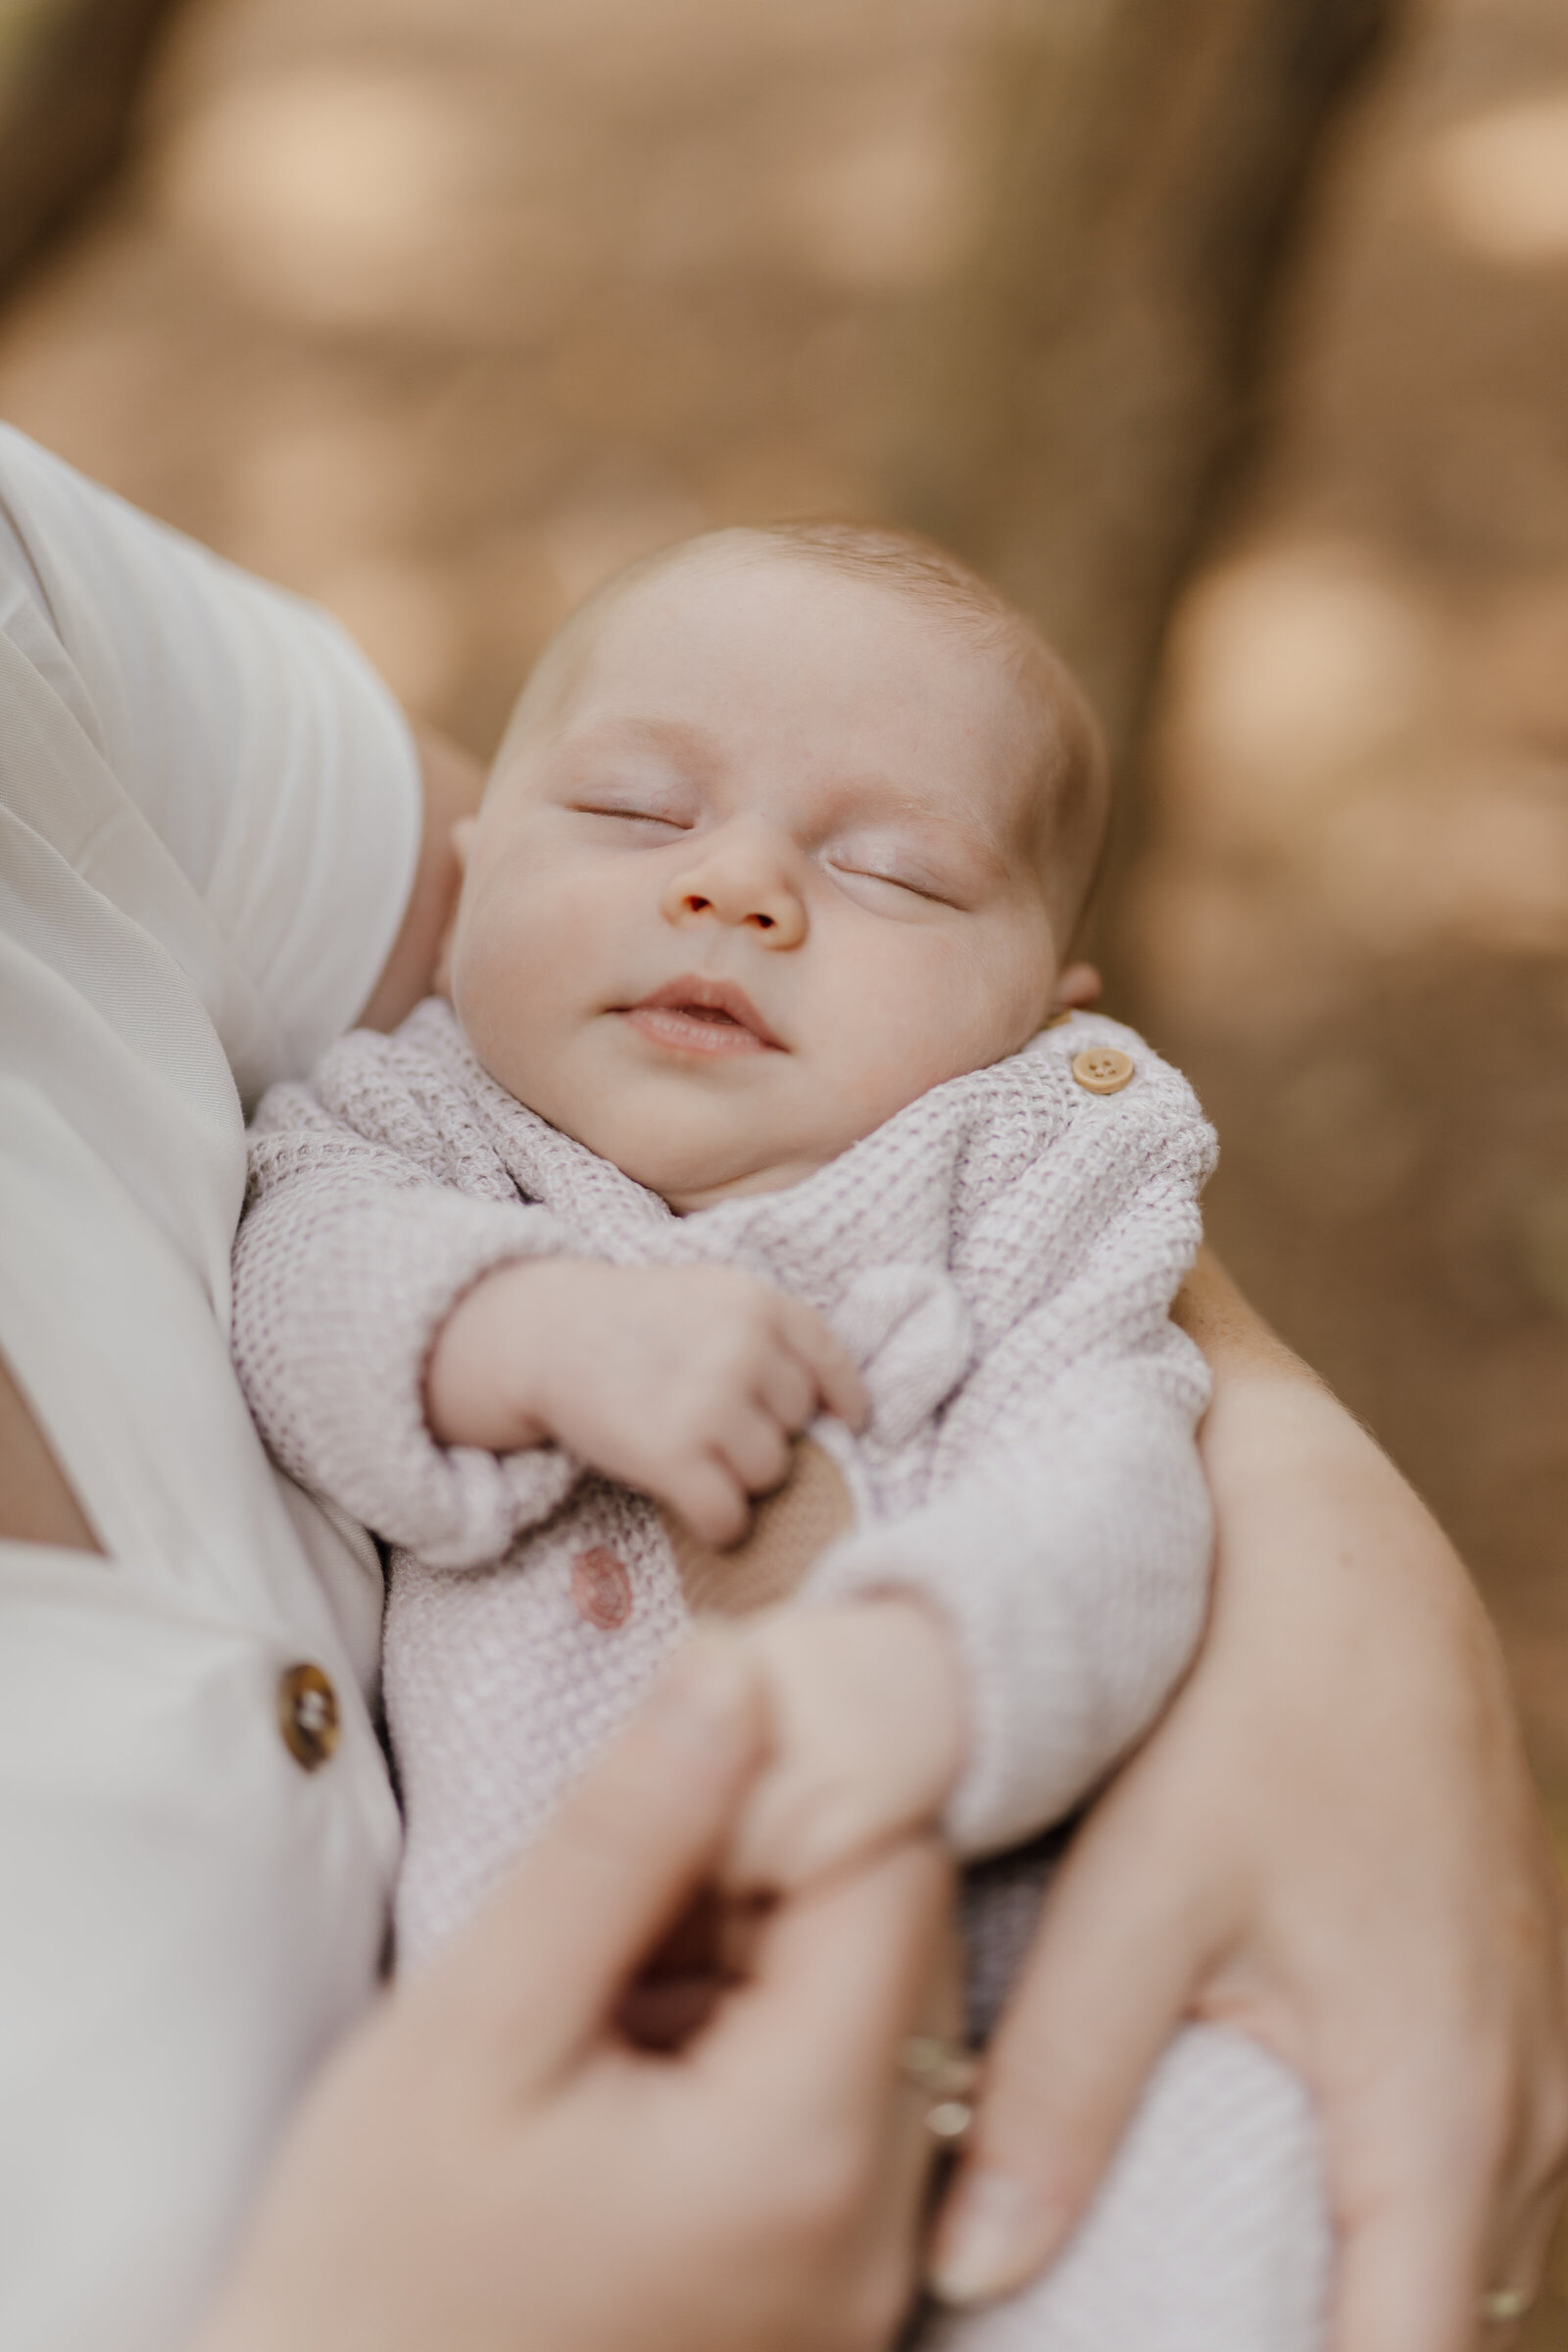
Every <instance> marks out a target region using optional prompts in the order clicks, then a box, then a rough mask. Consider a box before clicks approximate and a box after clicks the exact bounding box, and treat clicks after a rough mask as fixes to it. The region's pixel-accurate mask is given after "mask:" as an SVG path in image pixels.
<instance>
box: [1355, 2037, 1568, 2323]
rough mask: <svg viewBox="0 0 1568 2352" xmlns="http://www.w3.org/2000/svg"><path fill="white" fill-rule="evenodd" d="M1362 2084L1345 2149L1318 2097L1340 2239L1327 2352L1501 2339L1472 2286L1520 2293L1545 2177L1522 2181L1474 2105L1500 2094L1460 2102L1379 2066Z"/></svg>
mask: <svg viewBox="0 0 1568 2352" xmlns="http://www.w3.org/2000/svg"><path fill="white" fill-rule="evenodd" d="M1364 2089H1365V2093H1366V2096H1367V2098H1368V2099H1369V2100H1371V2101H1375V2106H1374V2107H1373V2109H1372V2112H1371V2113H1370V2114H1369V2115H1367V2114H1361V2115H1358V2116H1357V2117H1356V2122H1357V2125H1358V2127H1359V2129H1360V2130H1361V2131H1363V2133H1364V2134H1365V2136H1366V2137H1367V2138H1369V2139H1370V2140H1371V2143H1372V2144H1371V2145H1370V2147H1367V2146H1361V2147H1355V2146H1352V2147H1350V2148H1349V2149H1347V2148H1346V2146H1345V2144H1344V2143H1345V2138H1346V2132H1345V2130H1344V2128H1343V2125H1342V2123H1341V2120H1340V2109H1339V2107H1338V2104H1337V2103H1336V2102H1335V2101H1334V2100H1333V2099H1332V2098H1330V2099H1329V2100H1328V2101H1326V2103H1325V2107H1324V2124H1325V2132H1326V2146H1325V2160H1326V2163H1327V2168H1328V2174H1329V2185H1330V2191H1331V2195H1332V2196H1333V2198H1334V2202H1335V2207H1336V2215H1335V2219H1336V2224H1337V2231H1338V2238H1339V2246H1340V2253H1339V2260H1338V2263H1337V2266H1336V2278H1335V2289H1334V2300H1333V2317H1332V2324H1331V2327H1330V2330H1329V2338H1328V2342H1329V2352H1481V2348H1483V2347H1484V2352H1504V2347H1505V2346H1506V2345H1508V2344H1509V2343H1511V2342H1512V2341H1513V2340H1514V2337H1515V2334H1516V2332H1517V2330H1516V2328H1515V2327H1513V2326H1512V2325H1510V2324H1509V2323H1508V2322H1507V2321H1506V2320H1503V2321H1496V2320H1489V2318H1488V2316H1487V2313H1486V2310H1485V2307H1484V2298H1485V2297H1486V2295H1487V2294H1488V2293H1489V2292H1495V2291H1498V2290H1516V2291H1518V2292H1520V2293H1522V2294H1523V2295H1524V2296H1526V2297H1527V2298H1528V2297H1529V2296H1530V2295H1532V2294H1533V2293H1534V2290H1535V2288H1536V2286H1537V2284H1538V2283H1539V2280H1540V2278H1541V2275H1542V2272H1543V2270H1544V2265H1545V2260H1546V2252H1547V2246H1548V2241H1549V2238H1550V2234H1551V2229H1552V2225H1553V2222H1554V2221H1555V2218H1556V2212H1557V2205H1558V2202H1559V2191H1558V2189H1557V2186H1556V2184H1555V2183H1551V2184H1548V2185H1540V2184H1539V2182H1538V2183H1537V2184H1534V2185H1530V2186H1527V2185H1526V2184H1525V2181H1524V2180H1523V2179H1522V2177H1521V2171H1520V2166H1519V2163H1518V2161H1517V2159H1518V2158H1519V2157H1520V2156H1521V2155H1522V2154H1523V2150H1522V2149H1510V2148H1509V2147H1508V2144H1507V2143H1508V2142H1509V2141H1510V2139H1511V2138H1512V2137H1513V2136H1514V2135H1513V2133H1512V2132H1511V2131H1510V2130H1509V2129H1508V2127H1507V2125H1506V2123H1505V2122H1504V2121H1503V2120H1502V2119H1501V2116H1500V2114H1499V2113H1497V2112H1494V2113H1492V2114H1488V2113H1487V2112H1486V2109H1487V2108H1488V2107H1489V2106H1491V2107H1492V2108H1493V2109H1494V2110H1498V2109H1500V2108H1502V2107H1503V2106H1505V2105H1506V2101H1505V2100H1503V2099H1502V2098H1501V2097H1500V2096H1499V2098H1497V2099H1495V2100H1493V2101H1487V2100H1483V2101H1482V2103H1481V2106H1480V2107H1479V2108H1472V2109H1471V2110H1470V2111H1469V2112H1466V2111H1465V2110H1464V2107H1463V2104H1462V2102H1460V2101H1455V2100H1453V2099H1448V2100H1446V2101H1445V2100H1442V2099H1441V2098H1436V2099H1435V2097H1434V2095H1433V2085H1432V2083H1431V2082H1430V2081H1426V2082H1411V2081H1409V2080H1408V2078H1407V2077H1404V2078H1397V2077H1396V2075H1395V2074H1394V2071H1393V2070H1389V2069H1385V2070H1383V2071H1382V2072H1381V2073H1378V2074H1374V2075H1372V2076H1370V2077H1368V2079H1367V2082H1366V2084H1365V2085H1364ZM1351 2112H1352V2114H1354V2113H1355V2110H1354V2109H1353V2108H1352V2110H1351ZM1531 2169H1532V2172H1534V2168H1531Z"/></svg>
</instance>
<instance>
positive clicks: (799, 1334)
mask: <svg viewBox="0 0 1568 2352" xmlns="http://www.w3.org/2000/svg"><path fill="white" fill-rule="evenodd" d="M778 1317H779V1321H778V1328H779V1330H780V1331H781V1332H782V1334H783V1336H784V1340H785V1343H786V1345H787V1346H788V1347H789V1348H791V1349H792V1350H793V1352H794V1353H795V1354H796V1355H798V1356H799V1357H800V1359H801V1361H802V1363H803V1364H804V1365H805V1366H806V1369H807V1371H808V1372H809V1374H810V1376H811V1380H812V1384H813V1386H814V1387H815V1389H816V1393H817V1395H818V1396H819V1397H821V1399H822V1402H823V1403H824V1404H825V1405H826V1407H827V1409H828V1411H829V1412H830V1413H837V1415H838V1417H839V1419H840V1420H841V1421H843V1422H846V1423H847V1424H848V1426H849V1427H850V1428H851V1429H860V1428H862V1427H863V1426H864V1423H865V1417H866V1414H867V1412H868V1410H869V1409H870V1400H869V1398H868V1397H867V1396H866V1393H865V1383H864V1381H863V1380H862V1379H861V1378H860V1375H859V1373H858V1370H857V1369H856V1367H855V1365H854V1364H853V1363H852V1362H851V1360H850V1358H849V1356H848V1355H847V1354H846V1353H845V1351H844V1349H843V1348H842V1347H841V1346H840V1344H839V1342H838V1340H837V1339H836V1338H835V1337H834V1335H833V1333H832V1332H831V1331H830V1330H829V1329H828V1327H827V1325H826V1324H825V1323H824V1322H823V1320H822V1318H821V1316H820V1315H819V1314H817V1313H815V1312H814V1311H813V1309H812V1308H810V1307H809V1306H805V1305H803V1304H802V1302H801V1300H800V1299H784V1298H781V1299H780V1300H779V1303H778Z"/></svg>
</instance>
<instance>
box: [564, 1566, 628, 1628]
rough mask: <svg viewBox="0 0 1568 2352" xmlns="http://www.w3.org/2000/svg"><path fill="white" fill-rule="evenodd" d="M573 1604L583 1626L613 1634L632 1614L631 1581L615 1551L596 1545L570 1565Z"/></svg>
mask: <svg viewBox="0 0 1568 2352" xmlns="http://www.w3.org/2000/svg"><path fill="white" fill-rule="evenodd" d="M571 1605H572V1607H573V1608H574V1609H575V1610H576V1612H577V1614H578V1616H579V1617H580V1618H581V1619H582V1621H583V1623H584V1625H597V1626H598V1628H599V1631H600V1632H601V1633H602V1634H613V1632H614V1631H615V1629H616V1627H617V1626H621V1625H624V1624H625V1622H626V1620H627V1618H628V1617H629V1616H630V1615H631V1578H630V1577H629V1576H628V1575H627V1574H626V1571H625V1569H624V1568H623V1567H622V1566H621V1563H620V1562H619V1560H617V1559H616V1557H615V1555H614V1553H613V1551H607V1550H606V1549H605V1547H604V1545H603V1544H595V1545H594V1548H593V1550H592V1551H579V1552H578V1554H577V1557H576V1558H575V1559H574V1560H573V1561H572V1563H571Z"/></svg>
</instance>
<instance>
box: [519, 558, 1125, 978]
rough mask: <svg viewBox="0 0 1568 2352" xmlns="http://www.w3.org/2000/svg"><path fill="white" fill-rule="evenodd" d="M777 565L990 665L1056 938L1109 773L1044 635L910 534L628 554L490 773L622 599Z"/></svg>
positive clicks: (1093, 858)
mask: <svg viewBox="0 0 1568 2352" xmlns="http://www.w3.org/2000/svg"><path fill="white" fill-rule="evenodd" d="M778 557H783V558H785V559H786V560H791V559H793V560H795V561H798V562H801V563H805V564H818V565H820V566H821V568H822V569H823V570H826V571H834V572H838V573H841V574H843V575H844V576H846V577H848V578H851V579H858V580H864V581H866V582H868V583H869V584H870V585H871V586H873V587H879V588H886V589H889V590H891V591H892V592H894V593H895V594H897V595H901V596H906V597H907V598H908V599H909V600H910V601H911V602H912V603H915V604H919V605H923V606H925V607H927V608H928V609H929V610H930V611H932V612H933V613H938V614H940V615H942V616H943V617H945V618H946V619H948V620H951V621H952V622H953V623H954V624H955V625H956V627H957V628H959V629H960V630H962V631H963V632H964V634H965V635H967V636H968V637H969V638H970V639H971V641H972V642H973V644H974V645H975V647H976V649H977V651H982V652H984V653H987V654H989V655H990V656H991V657H992V658H993V659H994V660H996V661H997V662H999V663H1000V665H1001V666H1002V668H1003V669H1004V671H1005V674H1006V676H1007V678H1008V679H1009V681H1010V682H1011V684H1012V687H1013V689H1014V692H1015V693H1016V694H1017V695H1018V697H1019V700H1020V702H1021V703H1022V705H1023V707H1024V708H1025V710H1026V711H1028V712H1029V714H1030V717H1031V719H1032V720H1033V722H1034V724H1035V728H1036V731H1037V740H1038V745H1039V753H1038V760H1037V775H1038V789H1039V792H1040V798H1041V809H1042V828H1041V855H1042V858H1043V859H1048V860H1049V863H1050V868H1051V871H1052V873H1053V875H1054V879H1055V881H1056V883H1057V888H1056V889H1055V891H1054V894H1053V895H1054V899H1055V901H1056V910H1057V913H1058V916H1059V918H1060V926H1059V927H1060V936H1061V939H1062V940H1063V941H1065V939H1066V937H1067V936H1068V934H1069V933H1070V932H1071V931H1072V930H1073V929H1074V928H1075V927H1076V925H1077V923H1078V921H1079V919H1080V918H1081V916H1082V913H1083V910H1084V907H1085V905H1086V903H1087V901H1088V899H1089V896H1090V894H1091V890H1092V888H1093V884H1094V882H1095V879H1096V877H1097V873H1098V869H1099V864H1100V859H1101V853H1102V849H1103V841H1104V835H1105V828H1106V818H1107V813H1108V808H1109V797H1110V796H1109V772H1108V762H1107V760H1106V756H1105V748H1104V742H1103V737H1102V735H1101V731H1100V727H1099V724H1098V722H1097V721H1096V718H1095V715H1094V712H1093V711H1092V710H1091V708H1090V705H1089V703H1088V701H1087V699H1086V697H1085V695H1084V693H1083V690H1082V688H1081V687H1080V686H1079V684H1078V682H1077V680H1076V679H1075V678H1074V676H1073V674H1072V672H1071V670H1070V669H1069V668H1068V667H1067V665H1066V663H1065V662H1063V661H1062V659H1061V656H1060V655H1059V654H1058V653H1057V652H1056V651H1055V648H1054V646H1053V645H1052V644H1051V643H1050V641H1049V639H1048V638H1047V637H1046V636H1045V634H1044V632H1043V631H1042V630H1041V629H1039V628H1038V627H1037V626H1036V624H1035V623H1034V622H1033V621H1032V620H1030V619H1029V617H1028V615H1027V614H1026V613H1021V612H1019V610H1018V608H1017V607H1016V606H1015V605H1013V604H1010V603H1009V602H1008V601H1007V599H1006V598H1005V596H1004V595H1003V594H1002V593H1001V591H1000V589H997V588H994V587H993V586H992V584H991V582H990V581H989V580H987V579H985V578H983V577H982V575H981V574H980V573H979V572H978V571H976V570H974V568H973V567H972V566H971V565H970V564H965V563H964V562H963V561H962V559H961V558H960V557H958V556H956V555H954V554H952V553H951V552H950V550H949V549H947V548H945V547H941V546H939V545H938V544H937V542H936V541H935V540H934V539H927V538H925V537H924V536H923V535H922V534H921V533H920V532H918V531H908V530H903V529H900V528H896V527H894V526H893V525H891V524H888V523H874V522H852V521H841V520H838V519H835V518H831V517H825V518H822V519H813V520H807V521H798V522H797V521H791V522H764V523H737V524H731V525H728V526H726V527H724V528H721V529H718V530H712V531H705V532H702V533H701V534H699V535H698V536H697V537H696V538H692V539H682V540H677V541H676V542H675V543H674V544H673V545H672V546H669V547H662V548H657V549H655V550H654V551H653V552H652V553H651V554H649V555H646V556H639V557H638V558H637V559H636V561H635V562H633V563H631V564H627V565H625V567H624V568H623V569H622V570H620V571H617V572H615V573H614V574H613V576H612V577H611V578H610V579H608V580H606V581H604V582H603V583H602V584H601V586H599V587H598V588H596V589H594V590H593V591H592V593H591V594H590V595H589V596H588V597H586V598H585V599H584V601H583V602H582V603H581V604H580V605H579V606H578V607H577V608H576V610H575V612H573V613H570V614H568V616H567V617H566V619H565V620H564V622H563V623H562V625H561V627H560V628H559V629H558V630H557V631H556V633H555V635H554V636H553V637H552V638H551V639H550V641H549V643H548V644H547V645H546V646H545V648H544V651H543V653H542V654H541V655H540V657H539V661H538V662H537V664H536V665H535V667H534V670H533V672H532V675H531V676H530V677H529V679H528V682H527V684H526V686H525V687H524V689H523V691H522V693H521V695H520V696H519V697H518V701H517V706H516V709H515V711H514V712H513V715H512V721H511V724H510V725H509V727H508V729H507V735H506V740H505V742H504V743H503V745H502V749H501V754H500V756H499V757H498V760H497V765H498V766H499V765H500V764H501V761H502V760H504V759H505V757H506V753H507V751H508V749H509V747H510V746H511V745H512V743H513V742H514V741H515V738H516V737H517V736H518V735H519V734H521V733H522V732H524V731H525V730H526V729H528V728H529V727H531V726H533V725H535V724H536V723H538V720H539V718H540V716H541V714H542V712H543V711H545V710H547V709H556V708H559V707H560V705H561V703H562V702H563V701H564V700H565V699H566V698H567V696H569V693H570V690H571V686H572V684H573V683H574V681H575V678H576V676H577V674H578V672H579V670H580V665H581V662H582V661H583V660H584V659H585V657H586V651H587V647H588V645H589V644H590V643H591V641H592V633H593V629H594V626H595V624H596V623H597V622H598V621H600V620H602V619H603V618H604V617H605V615H606V613H609V612H610V611H611V610H612V608H613V606H615V605H617V604H618V603H619V602H620V601H621V599H622V598H623V597H625V596H627V595H629V594H630V593H631V592H632V591H633V590H635V589H637V588H640V587H643V586H645V585H646V584H647V583H648V582H649V581H651V580H653V579H655V578H657V576H658V575H659V574H660V573H661V572H662V571H669V570H674V569H677V568H682V567H684V566H685V565H686V564H691V563H702V562H704V561H705V560H709V559H711V560H712V561H714V562H717V563H724V562H729V563H733V564H746V563H747V562H749V561H760V562H766V561H767V560H768V559H769V558H778Z"/></svg>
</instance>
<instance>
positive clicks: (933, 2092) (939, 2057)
mask: <svg viewBox="0 0 1568 2352" xmlns="http://www.w3.org/2000/svg"><path fill="white" fill-rule="evenodd" d="M899 2072H900V2074H901V2075H902V2076H903V2077H904V2079H905V2081H906V2082H912V2083H913V2085H914V2087H915V2089H916V2090H923V2091H924V2092H925V2093H926V2096H927V2097H928V2098H929V2099H930V2101H931V2104H930V2106H929V2107H928V2108H927V2109H926V2111H925V2128H926V2130H927V2131H929V2132H930V2134H931V2136H932V2138H933V2139H934V2140H935V2141H936V2142H937V2144H938V2146H939V2147H944V2148H956V2146H957V2145H958V2143H959V2142H960V2141H961V2140H962V2138H963V2136H964V2134H965V2132H966V2131H968V2129H969V2126H970V2125H971V2124H972V2123H973V2122H974V2106H973V2103H972V2101H971V2098H970V2095H969V2094H970V2092H971V2091H972V2090H973V2089H974V2086H975V2084H976V2083H977V2082H979V2080H980V2061H979V2060H978V2059H977V2058H976V2057H975V2056H974V2054H973V2052H972V2051H970V2050H966V2049H965V2048H964V2046H963V2043H962V2042H961V2041H945V2040H943V2038H942V2037H941V2036H940V2035H939V2034H911V2035H910V2037H909V2039H908V2040H907V2042H906V2043H905V2045H904V2047H903V2049H902V2050H901V2051H900V2052H899Z"/></svg>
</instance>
